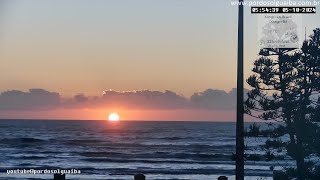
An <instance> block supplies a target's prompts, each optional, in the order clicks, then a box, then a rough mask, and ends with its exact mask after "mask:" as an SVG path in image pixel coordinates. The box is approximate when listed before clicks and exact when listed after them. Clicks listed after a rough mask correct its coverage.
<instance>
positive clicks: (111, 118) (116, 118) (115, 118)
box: [108, 113, 120, 121]
mask: <svg viewBox="0 0 320 180" xmlns="http://www.w3.org/2000/svg"><path fill="white" fill-rule="evenodd" d="M108 120H109V121H119V120H120V117H119V114H118V113H111V114H109V117H108Z"/></svg>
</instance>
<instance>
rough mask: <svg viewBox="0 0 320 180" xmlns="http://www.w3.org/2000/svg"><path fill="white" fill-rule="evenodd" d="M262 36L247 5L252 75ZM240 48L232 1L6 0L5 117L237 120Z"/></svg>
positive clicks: (1, 98) (0, 43)
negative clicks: (238, 50)
mask: <svg viewBox="0 0 320 180" xmlns="http://www.w3.org/2000/svg"><path fill="white" fill-rule="evenodd" d="M319 19H320V18H319V14H317V15H305V16H304V17H303V26H306V27H307V33H308V34H310V33H311V30H312V29H313V28H315V27H320V22H319ZM256 42H257V17H256V16H255V15H251V14H250V10H249V7H245V48H244V49H245V68H244V69H245V76H246V77H248V76H249V75H250V69H251V68H252V62H253V61H254V60H255V58H256V57H257V53H258V50H259V48H258V46H257V43H256ZM236 53H237V7H236V6H231V4H230V1H229V0H135V1H132V0H61V1H42V0H2V1H0V64H1V66H0V92H2V94H1V95H0V118H40V119H104V118H105V117H107V115H108V113H110V112H111V111H119V112H118V113H119V114H120V116H121V118H122V119H128V120H136V119H145V120H148V119H158V120H222V121H225V120H229V121H234V117H235V116H234V106H235V96H234V94H233V91H234V89H233V88H235V87H236V60H237V59H236ZM246 87H248V86H246ZM30 89H31V90H30ZM14 90H16V91H14ZM166 90H169V91H166ZM106 92H109V93H106ZM110 92H114V93H113V94H112V93H111V94H110ZM167 92H170V93H171V94H170V93H167ZM197 95H198V96H201V97H200V100H198V101H196V102H194V101H195V100H194V99H193V98H192V97H195V96H197ZM113 96H116V97H113ZM167 96H168V97H167ZM172 96H173V97H174V98H177V99H174V100H173V101H171V99H170V98H172ZM219 96H222V97H226V99H221V98H220V99H219ZM79 97H80V99H81V97H82V98H83V99H82V100H83V101H85V102H78V100H79V99H77V98H79ZM128 97H129V98H128ZM150 97H151V98H150ZM208 97H209V98H208ZM229 97H230V98H231V100H230V99H228V98H229ZM148 98H149V99H148ZM154 98H155V99H156V100H154ZM179 98H180V99H179ZM110 99H112V100H110ZM128 99H129V100H128ZM146 99H147V102H145V101H146ZM150 99H151V100H150ZM208 99H210V100H211V101H208ZM176 100H177V101H178V102H176ZM180 100H181V101H183V102H180ZM74 101H75V102H74ZM143 103H146V104H147V105H144V104H143ZM172 103H173V105H168V104H172ZM176 103H178V105H177V104H176ZM219 104H222V105H220V106H219Z"/></svg>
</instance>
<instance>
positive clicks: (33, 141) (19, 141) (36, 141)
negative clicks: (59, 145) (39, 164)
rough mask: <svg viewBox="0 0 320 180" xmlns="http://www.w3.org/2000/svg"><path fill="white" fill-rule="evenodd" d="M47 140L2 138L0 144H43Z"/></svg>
mask: <svg viewBox="0 0 320 180" xmlns="http://www.w3.org/2000/svg"><path fill="white" fill-rule="evenodd" d="M46 141H47V140H44V139H38V138H26V137H23V138H3V139H0V143H1V144H12V143H43V142H46Z"/></svg>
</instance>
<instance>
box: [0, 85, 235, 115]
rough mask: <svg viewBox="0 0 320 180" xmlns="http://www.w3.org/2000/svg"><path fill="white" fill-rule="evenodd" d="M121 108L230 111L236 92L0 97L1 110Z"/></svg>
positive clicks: (43, 93) (12, 94)
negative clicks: (185, 94) (185, 95)
mask: <svg viewBox="0 0 320 180" xmlns="http://www.w3.org/2000/svg"><path fill="white" fill-rule="evenodd" d="M101 106H103V107H114V106H121V107H127V108H132V109H140V108H142V109H166V110H168V109H206V110H211V109H212V110H233V109H234V108H235V106H236V89H232V90H231V91H230V92H225V91H223V90H214V89H207V90H205V91H203V92H197V93H194V94H193V95H192V96H191V97H190V98H187V97H184V96H183V95H179V94H177V93H175V92H173V91H169V90H166V91H164V92H161V91H151V90H140V91H125V92H119V91H114V90H108V91H104V93H103V95H101V96H94V97H88V96H85V95H83V94H79V95H76V96H74V97H72V98H62V97H61V95H60V94H59V93H56V92H49V91H47V90H43V89H30V90H29V91H28V92H23V91H18V90H12V91H5V92H2V93H1V94H0V110H50V109H55V108H94V107H101Z"/></svg>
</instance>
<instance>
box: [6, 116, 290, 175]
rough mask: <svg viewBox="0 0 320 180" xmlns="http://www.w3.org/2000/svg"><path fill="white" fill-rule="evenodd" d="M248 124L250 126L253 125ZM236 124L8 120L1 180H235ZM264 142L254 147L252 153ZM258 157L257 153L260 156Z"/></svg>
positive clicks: (262, 165) (263, 167) (262, 166)
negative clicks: (57, 176) (140, 178)
mask: <svg viewBox="0 0 320 180" xmlns="http://www.w3.org/2000/svg"><path fill="white" fill-rule="evenodd" d="M246 125H248V124H246ZM235 129H236V127H235V123H229V122H161V121H159V122H155V121H148V122H145V121H121V122H108V121H76V120H74V121H65V120H1V121H0V134H1V137H0V170H1V173H0V179H1V180H2V179H3V180H8V179H10V180H11V179H12V180H14V179H17V180H24V179H52V177H53V175H52V174H25V173H22V174H21V173H20V174H8V173H7V170H9V169H10V170H15V169H36V170H41V169H51V170H54V169H77V170H80V171H81V173H80V174H67V176H66V177H67V180H71V179H73V180H76V179H77V180H79V179H83V180H98V179H99V180H100V179H104V180H106V179H108V180H109V179H110V180H115V179H117V180H130V179H133V175H134V174H137V173H143V174H145V175H146V177H147V180H160V179H163V180H169V179H170V180H187V179H188V180H213V179H217V177H218V176H220V175H225V176H227V177H228V178H229V179H234V178H235V177H234V169H235V162H234V161H232V158H231V156H232V153H235ZM262 143H263V140H257V139H255V140H248V139H246V145H247V146H248V147H249V148H251V149H252V150H254V149H256V147H258V146H259V145H261V144H262ZM255 151H256V152H258V150H255ZM283 163H286V162H279V161H277V162H273V161H271V162H261V161H260V162H258V161H257V162H256V161H247V162H246V166H245V172H246V179H255V180H256V179H272V171H271V170H270V166H271V165H276V166H281V165H282V164H283Z"/></svg>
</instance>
